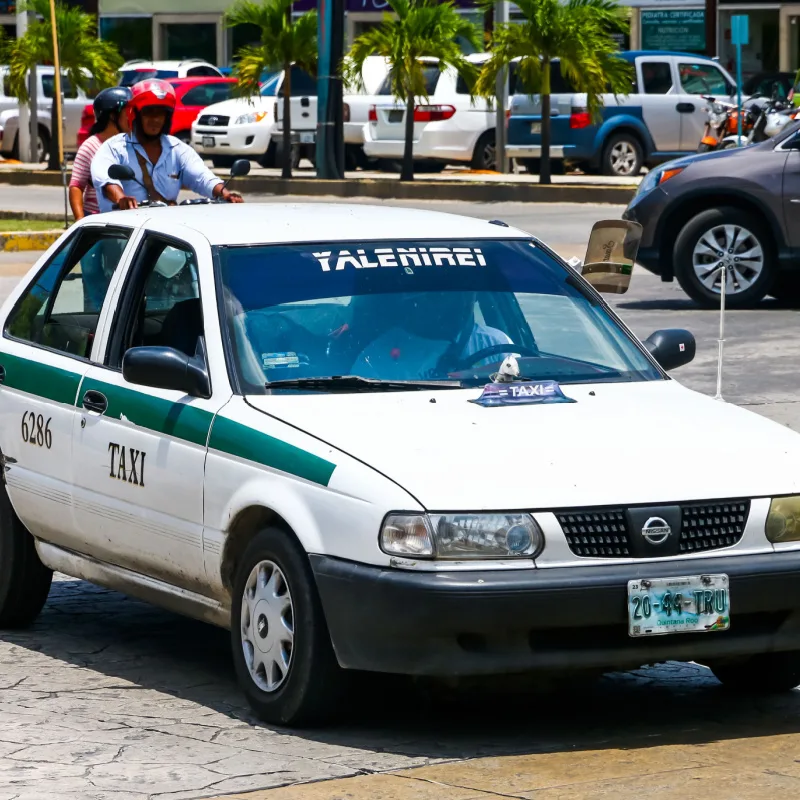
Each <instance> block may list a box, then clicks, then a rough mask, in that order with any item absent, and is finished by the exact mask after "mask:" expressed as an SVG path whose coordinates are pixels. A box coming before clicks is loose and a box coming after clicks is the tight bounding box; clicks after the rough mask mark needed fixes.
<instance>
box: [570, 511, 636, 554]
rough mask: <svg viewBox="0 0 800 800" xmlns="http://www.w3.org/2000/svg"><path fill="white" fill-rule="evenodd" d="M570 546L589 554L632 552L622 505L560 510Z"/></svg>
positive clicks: (573, 550)
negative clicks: (591, 509)
mask: <svg viewBox="0 0 800 800" xmlns="http://www.w3.org/2000/svg"><path fill="white" fill-rule="evenodd" d="M556 519H557V520H558V523H559V525H561V529H562V530H563V531H564V535H565V536H566V537H567V544H568V545H569V549H570V550H572V552H573V553H575V555H576V556H583V557H585V558H626V557H628V556H630V547H629V545H628V522H627V520H626V519H625V511H624V510H623V509H621V508H611V509H608V508H607V509H595V510H593V511H572V512H563V513H557V514H556Z"/></svg>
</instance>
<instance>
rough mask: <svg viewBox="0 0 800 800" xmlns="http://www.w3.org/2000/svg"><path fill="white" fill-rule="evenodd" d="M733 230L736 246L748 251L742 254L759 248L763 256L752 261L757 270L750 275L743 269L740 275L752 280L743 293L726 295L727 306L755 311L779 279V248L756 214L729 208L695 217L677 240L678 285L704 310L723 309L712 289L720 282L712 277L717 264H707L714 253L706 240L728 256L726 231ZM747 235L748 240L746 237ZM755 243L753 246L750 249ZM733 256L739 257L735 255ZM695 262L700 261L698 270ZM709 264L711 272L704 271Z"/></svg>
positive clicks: (709, 210)
mask: <svg viewBox="0 0 800 800" xmlns="http://www.w3.org/2000/svg"><path fill="white" fill-rule="evenodd" d="M724 226H727V228H726V227H724ZM731 227H733V229H734V231H735V236H736V239H735V241H734V245H735V247H736V248H739V247H742V246H744V247H746V248H747V249H746V250H744V251H742V252H746V253H749V252H752V251H754V250H756V249H757V248H758V249H760V256H759V258H758V259H757V260H756V261H753V262H752V264H753V267H752V270H750V271H749V272H747V273H745V272H744V271H742V270H741V267H740V268H739V269H740V274H741V275H742V276H743V277H744V278H745V279H746V278H747V277H750V278H751V281H750V283H749V285H748V286H746V287H745V288H743V289H742V290H741V291H735V292H728V293H726V296H725V305H726V306H727V307H728V308H751V307H752V306H754V305H756V304H758V303H759V302H760V301H761V300H762V299H763V298H764V296H765V295H766V294H769V292H770V291H771V289H772V284H773V283H774V280H775V248H774V245H773V241H772V237H771V235H770V233H769V231H768V230H767V228H766V226H765V225H764V224H763V223H762V222H761V221H760V220H759V219H758V218H757V217H755V216H754V215H753V214H750V213H749V212H747V211H742V210H741V209H738V208H729V207H725V206H723V207H720V208H710V209H708V210H707V211H702V212H701V213H699V214H697V215H696V216H695V217H692V219H690V220H689V222H687V223H686V225H684V227H683V229H682V230H681V232H680V233H679V234H678V237H677V239H676V240H675V247H674V250H673V262H674V265H675V277H676V278H677V279H678V283H680V285H681V287H682V289H683V290H684V291H685V292H686V294H688V295H689V297H691V298H692V300H694V301H695V302H696V303H698V304H699V305H701V306H703V307H704V308H719V305H720V293H719V291H715V290H714V289H713V288H711V287H713V285H714V284H715V282H716V281H717V280H718V279H717V277H716V276H713V275H711V274H710V271H711V269H712V268H713V267H714V266H716V265H715V263H714V262H713V261H710V262H707V259H708V258H709V256H708V255H707V254H706V252H705V251H707V250H710V247H709V245H707V244H704V242H703V240H704V239H705V242H716V243H717V244H718V245H719V246H720V247H721V248H722V249H720V250H718V251H717V253H720V254H724V253H725V248H724V245H725V241H724V240H723V237H725V236H726V235H727V234H726V230H730V229H731ZM743 235H744V236H745V237H746V238H742V237H743ZM737 242H738V244H737ZM751 244H752V245H753V246H752V247H750V245H751ZM732 255H733V257H736V254H735V253H734V254H732ZM695 259H696V260H697V262H698V266H697V268H696V267H695ZM706 262H707V263H708V266H709V269H708V270H705V271H703V270H702V268H703V267H704V266H705V264H706ZM749 263H750V262H748V264H749ZM732 268H733V267H732ZM703 275H708V282H710V286H708V285H704V283H703V281H702V280H701V276H703ZM737 282H738V281H737ZM740 285H744V284H740Z"/></svg>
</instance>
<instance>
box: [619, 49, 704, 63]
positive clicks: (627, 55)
mask: <svg viewBox="0 0 800 800" xmlns="http://www.w3.org/2000/svg"><path fill="white" fill-rule="evenodd" d="M619 55H620V56H621V57H622V58H624V59H625V60H626V61H629V60H631V59H634V58H639V57H640V56H645V57H646V56H680V57H681V58H691V59H692V60H693V61H708V62H709V63H711V64H717V63H718V62H716V61H714V59H713V58H709V57H708V56H702V55H698V54H697V53H684V52H682V51H680V50H623V51H621V52H620V53H619Z"/></svg>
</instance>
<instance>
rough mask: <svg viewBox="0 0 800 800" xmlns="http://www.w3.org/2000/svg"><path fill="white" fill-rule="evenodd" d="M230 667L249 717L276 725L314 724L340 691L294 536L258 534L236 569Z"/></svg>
mask: <svg viewBox="0 0 800 800" xmlns="http://www.w3.org/2000/svg"><path fill="white" fill-rule="evenodd" d="M231 643H232V647H233V662H234V666H235V668H236V676H237V678H238V680H239V685H240V686H241V688H242V690H243V691H244V693H245V695H246V697H247V700H248V701H249V703H250V705H251V707H252V708H253V710H254V711H255V713H256V714H257V715H258V716H259V717H260V718H261V719H262V720H264V721H265V722H270V723H274V724H278V725H307V724H310V723H312V722H319V721H321V720H324V719H325V718H326V717H328V716H329V715H330V714H331V713H332V712H333V710H335V708H336V706H337V704H338V701H339V699H340V697H341V693H342V690H343V687H344V672H343V670H342V669H341V668H340V667H339V664H338V663H337V661H336V656H335V655H334V652H333V646H332V645H331V640H330V634H329V633H328V627H327V625H326V623H325V615H324V613H323V610H322V604H321V603H320V600H319V595H318V594H317V588H316V585H315V583H314V578H313V575H312V574H311V567H310V565H309V562H308V556H307V555H306V553H305V552H304V551H303V550H302V548H301V547H300V545H299V544H298V543H297V541H296V539H294V537H293V536H292V535H291V534H289V533H287V532H286V531H283V530H281V529H279V528H265V529H263V530H262V531H260V532H259V533H257V534H256V536H255V537H254V538H253V540H252V541H251V542H250V544H249V546H248V547H247V549H246V550H245V552H244V555H243V556H242V558H241V561H240V562H239V565H238V567H237V570H236V578H235V581H234V586H233V607H232V609H231Z"/></svg>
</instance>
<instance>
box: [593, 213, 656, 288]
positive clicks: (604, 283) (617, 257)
mask: <svg viewBox="0 0 800 800" xmlns="http://www.w3.org/2000/svg"><path fill="white" fill-rule="evenodd" d="M641 239H642V226H641V225H640V224H639V223H638V222H631V221H629V220H623V219H609V220H602V221H601V222H596V223H595V224H594V226H593V227H592V233H591V236H590V237H589V244H588V246H587V247H586V258H584V260H583V266H582V267H581V275H583V277H584V278H586V280H587V281H588V282H589V283H590V284H591V285H592V286H593V287H594V288H595V289H596V290H597V291H598V292H606V293H608V294H625V292H627V291H628V287H629V286H630V283H631V275H632V274H633V265H634V262H635V261H636V254H637V253H638V252H639V242H640V241H641Z"/></svg>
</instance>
